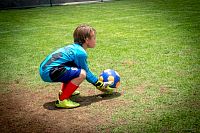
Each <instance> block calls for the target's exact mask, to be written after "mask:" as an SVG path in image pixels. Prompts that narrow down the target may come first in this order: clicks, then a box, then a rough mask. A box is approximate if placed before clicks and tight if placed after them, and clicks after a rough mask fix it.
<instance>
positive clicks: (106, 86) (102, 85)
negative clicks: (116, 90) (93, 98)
mask: <svg viewBox="0 0 200 133" xmlns="http://www.w3.org/2000/svg"><path fill="white" fill-rule="evenodd" d="M112 83H113V82H102V81H100V80H98V81H97V82H96V83H95V84H94V85H95V86H96V88H97V89H98V90H100V91H103V92H108V91H109V92H110V90H111V89H112V88H110V87H109V86H110V85H112Z"/></svg>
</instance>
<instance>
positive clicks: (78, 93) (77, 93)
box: [58, 90, 80, 96]
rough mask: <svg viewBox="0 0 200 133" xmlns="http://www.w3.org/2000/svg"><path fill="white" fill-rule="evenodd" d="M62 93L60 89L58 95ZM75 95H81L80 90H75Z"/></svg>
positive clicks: (73, 94)
mask: <svg viewBox="0 0 200 133" xmlns="http://www.w3.org/2000/svg"><path fill="white" fill-rule="evenodd" d="M61 94H62V90H59V92H58V96H60V95H61ZM75 95H80V91H74V93H72V96H75Z"/></svg>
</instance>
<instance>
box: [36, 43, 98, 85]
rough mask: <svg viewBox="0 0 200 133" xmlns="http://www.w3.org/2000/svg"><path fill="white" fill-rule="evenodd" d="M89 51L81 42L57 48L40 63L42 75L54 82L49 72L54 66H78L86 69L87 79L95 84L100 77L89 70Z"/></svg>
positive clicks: (44, 78) (68, 67)
mask: <svg viewBox="0 0 200 133" xmlns="http://www.w3.org/2000/svg"><path fill="white" fill-rule="evenodd" d="M87 57H88V55H87V53H86V51H85V50H84V49H83V47H82V46H80V45H79V44H72V45H68V46H65V47H63V48H60V49H58V50H56V51H55V52H53V53H51V54H50V55H48V56H47V57H46V59H45V60H44V61H43V62H42V63H41V65H40V70H39V71H40V76H41V78H42V79H43V80H44V81H46V82H52V79H51V78H50V75H49V72H50V70H51V69H52V68H53V67H57V66H60V65H62V66H64V67H65V68H66V69H70V67H76V68H80V69H84V70H85V71H86V80H87V81H88V82H89V83H92V84H94V83H95V82H96V81H97V80H98V78H97V77H96V76H95V75H94V74H93V73H92V72H91V71H90V70H89V68H88V64H87Z"/></svg>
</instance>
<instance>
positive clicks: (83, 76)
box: [79, 69, 86, 79]
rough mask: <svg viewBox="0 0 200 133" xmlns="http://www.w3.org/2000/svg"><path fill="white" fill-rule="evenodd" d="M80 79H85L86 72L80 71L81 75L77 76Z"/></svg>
mask: <svg viewBox="0 0 200 133" xmlns="http://www.w3.org/2000/svg"><path fill="white" fill-rule="evenodd" d="M79 76H80V77H81V78H83V79H85V78H86V71H85V70H83V69H81V73H80V75H79Z"/></svg>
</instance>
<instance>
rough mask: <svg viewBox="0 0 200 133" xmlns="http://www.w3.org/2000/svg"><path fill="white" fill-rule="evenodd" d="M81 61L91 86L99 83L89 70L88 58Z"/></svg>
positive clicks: (82, 58)
mask: <svg viewBox="0 0 200 133" xmlns="http://www.w3.org/2000/svg"><path fill="white" fill-rule="evenodd" d="M79 61H80V62H79V63H80V66H81V68H82V69H84V70H85V71H86V80H87V81H88V82H89V83H91V84H95V83H96V82H97V81H98V78H97V77H96V76H95V75H94V74H93V73H92V72H91V71H90V69H89V68H88V65H87V57H86V56H84V57H81V60H79Z"/></svg>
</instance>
